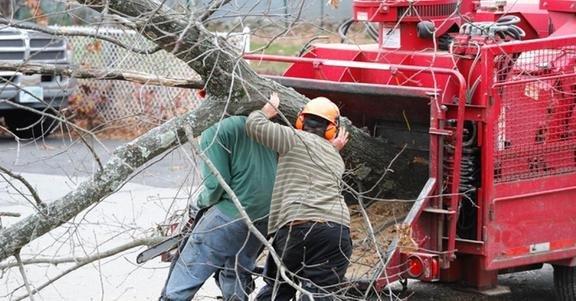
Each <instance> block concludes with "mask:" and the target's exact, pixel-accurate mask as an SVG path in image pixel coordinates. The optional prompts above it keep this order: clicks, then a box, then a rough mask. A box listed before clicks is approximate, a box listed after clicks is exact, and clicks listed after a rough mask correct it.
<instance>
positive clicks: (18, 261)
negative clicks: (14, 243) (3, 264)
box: [14, 252, 34, 301]
mask: <svg viewBox="0 0 576 301" xmlns="http://www.w3.org/2000/svg"><path fill="white" fill-rule="evenodd" d="M14 257H15V258H16V262H17V263H18V269H19V270H20V274H21V275H22V280H23V281H24V286H25V287H26V291H28V295H29V296H30V300H32V301H34V297H33V296H32V289H31V288H30V282H28V277H27V276H26V271H25V270H24V265H23V264H22V260H21V259H20V252H17V253H16V254H14Z"/></svg>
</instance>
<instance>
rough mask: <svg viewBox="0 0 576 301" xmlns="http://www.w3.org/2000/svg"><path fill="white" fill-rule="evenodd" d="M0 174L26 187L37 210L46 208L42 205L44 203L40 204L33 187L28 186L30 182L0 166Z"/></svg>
mask: <svg viewBox="0 0 576 301" xmlns="http://www.w3.org/2000/svg"><path fill="white" fill-rule="evenodd" d="M0 172H3V173H5V174H6V175H8V176H9V177H11V178H13V179H15V180H18V181H19V182H20V183H22V184H24V186H26V189H28V191H30V194H31V195H32V197H33V198H34V201H35V202H36V206H37V207H38V209H42V208H44V207H46V204H44V202H42V200H41V199H40V196H38V193H37V192H36V189H34V187H32V185H31V184H30V182H28V181H27V180H26V179H25V178H24V177H23V176H21V175H18V174H15V173H13V172H11V171H10V170H8V169H7V168H5V167H3V166H0Z"/></svg>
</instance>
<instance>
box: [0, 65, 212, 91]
mask: <svg viewBox="0 0 576 301" xmlns="http://www.w3.org/2000/svg"><path fill="white" fill-rule="evenodd" d="M0 70H2V71H14V72H22V73H25V74H57V75H63V76H69V77H74V78H94V79H103V80H123V81H130V82H135V83H139V84H143V85H155V86H165V87H175V88H188V89H202V88H203V87H204V82H203V81H201V80H193V79H180V78H167V77H159V76H157V75H152V74H146V73H142V72H134V71H111V70H102V69H95V68H73V67H70V66H64V65H53V64H36V63H25V64H18V63H8V62H0Z"/></svg>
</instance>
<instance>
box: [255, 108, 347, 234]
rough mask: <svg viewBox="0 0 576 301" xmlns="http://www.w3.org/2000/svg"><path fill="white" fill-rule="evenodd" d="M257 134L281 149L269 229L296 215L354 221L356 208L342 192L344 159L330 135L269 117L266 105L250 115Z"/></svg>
mask: <svg viewBox="0 0 576 301" xmlns="http://www.w3.org/2000/svg"><path fill="white" fill-rule="evenodd" d="M246 133H247V134H248V136H249V137H251V138H252V139H254V140H256V141H258V142H259V143H261V144H263V145H265V146H267V147H269V148H271V149H273V150H275V151H276V152H278V155H279V158H278V167H277V172H276V182H275V183H274V190H273V192H272V201H271V205H270V217H269V219H268V233H269V234H272V233H274V232H276V231H278V229H280V228H281V227H283V226H284V225H286V224H287V223H289V222H291V221H296V220H309V221H318V222H325V221H330V222H335V223H339V224H342V225H345V226H347V227H349V226H350V213H349V212H348V207H347V206H346V203H345V202H344V198H343V197H342V194H341V193H340V183H341V178H342V174H343V173H344V162H343V161H342V157H340V154H339V153H338V150H336V148H334V146H332V144H330V142H328V141H327V140H326V139H323V138H321V137H319V136H317V135H314V134H311V133H308V132H305V131H300V130H295V129H293V128H290V127H287V126H283V125H279V124H276V123H273V122H271V121H269V120H268V119H267V118H266V116H265V115H264V113H263V112H262V111H254V112H252V114H250V116H248V119H247V120H246Z"/></svg>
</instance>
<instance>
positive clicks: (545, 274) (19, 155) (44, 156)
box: [0, 138, 554, 301]
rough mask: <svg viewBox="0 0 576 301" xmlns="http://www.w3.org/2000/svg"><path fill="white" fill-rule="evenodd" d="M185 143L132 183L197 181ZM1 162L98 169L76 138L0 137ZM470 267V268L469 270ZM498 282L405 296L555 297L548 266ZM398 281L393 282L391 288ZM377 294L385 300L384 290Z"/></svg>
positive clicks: (411, 290) (97, 145)
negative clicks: (498, 289) (490, 290)
mask: <svg viewBox="0 0 576 301" xmlns="http://www.w3.org/2000/svg"><path fill="white" fill-rule="evenodd" d="M123 143H125V142H124V141H114V140H104V141H99V142H96V141H91V142H90V144H91V145H92V148H93V149H94V150H95V152H96V153H97V154H98V156H99V157H100V160H101V161H102V162H106V160H107V159H108V158H109V157H110V154H111V152H112V151H113V150H114V149H115V148H116V147H118V146H119V145H121V144H123ZM185 151H186V152H188V154H189V153H190V149H189V148H187V147H186V146H184V147H181V148H179V149H176V150H174V151H172V152H170V153H168V154H166V155H163V156H161V157H162V159H161V160H157V161H156V162H153V163H152V164H149V165H148V166H147V167H146V168H143V169H142V170H140V171H139V172H138V174H137V175H136V176H135V177H134V178H133V179H131V182H135V183H138V184H144V185H148V186H153V187H159V188H179V187H182V186H183V185H189V183H191V181H195V180H197V177H194V176H192V175H193V174H194V168H193V166H194V165H193V164H192V163H191V161H190V159H189V157H188V154H186V153H185ZM0 165H1V166H2V167H4V168H8V169H10V170H12V171H13V172H16V173H37V174H46V175H64V176H70V177H76V176H89V175H91V174H92V173H93V172H94V171H95V170H96V168H97V165H96V161H95V160H94V156H93V155H92V154H91V152H90V151H89V148H88V147H86V146H85V145H83V144H82V143H80V142H78V141H71V140H69V139H60V138H48V139H45V140H42V141H36V142H30V143H21V144H17V143H16V142H14V141H13V140H12V139H8V138H0ZM470 272H471V271H470ZM499 281H500V285H504V286H508V287H509V288H510V290H511V293H510V294H507V295H503V296H491V297H487V296H482V295H479V294H475V293H470V292H466V291H463V290H462V289H461V288H459V287H458V286H454V285H443V284H430V283H421V282H418V281H411V282H410V283H409V286H408V291H407V292H406V295H408V296H409V297H408V300H490V301H493V300H528V301H531V300H534V301H536V300H553V299H554V291H553V279H552V267H551V266H549V265H545V266H544V267H543V269H541V270H536V271H529V272H522V273H515V274H507V275H501V276H500V277H499ZM399 288H400V286H399V285H395V286H393V289H394V290H397V289H399ZM380 299H382V300H387V299H389V298H387V297H386V296H385V295H383V296H381V297H380Z"/></svg>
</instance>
